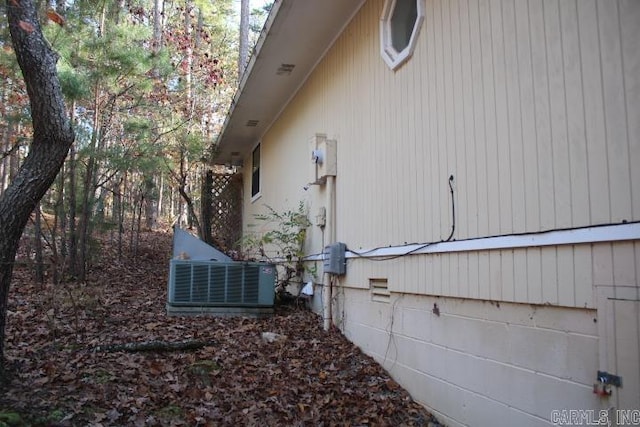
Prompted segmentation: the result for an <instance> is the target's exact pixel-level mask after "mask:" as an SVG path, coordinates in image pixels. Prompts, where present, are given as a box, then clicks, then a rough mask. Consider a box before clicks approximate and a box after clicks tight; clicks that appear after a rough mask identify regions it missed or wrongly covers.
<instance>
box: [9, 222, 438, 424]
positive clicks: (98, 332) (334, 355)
mask: <svg viewBox="0 0 640 427" xmlns="http://www.w3.org/2000/svg"><path fill="white" fill-rule="evenodd" d="M98 244H99V251H97V252H98V253H99V254H100V256H99V259H95V260H94V262H93V264H94V265H93V267H92V269H91V271H90V274H89V279H88V280H87V281H86V283H75V282H67V283H61V284H58V285H56V286H53V285H52V284H45V285H40V284H37V283H35V280H34V278H33V274H32V272H31V271H30V269H29V268H27V266H23V265H18V266H17V267H16V270H15V272H14V282H13V285H12V290H11V295H10V302H9V311H8V317H7V319H8V327H7V331H6V332H7V341H6V358H7V361H8V367H9V372H8V375H7V379H6V380H5V382H4V384H2V389H1V390H0V427H1V426H4V425H12V426H13V425H15V426H196V425H202V426H219V425H268V426H271V425H278V426H281V425H291V426H298V425H309V426H332V425H353V426H361V425H381V426H384V425H389V426H402V425H407V426H412V425H415V426H428V425H431V426H433V425H438V424H437V421H436V420H435V419H434V418H432V417H431V415H430V414H429V413H428V412H427V411H426V410H425V409H424V408H423V407H422V406H420V405H418V404H417V403H415V402H414V401H413V400H412V399H411V398H410V396H409V395H408V394H407V393H406V392H405V391H404V390H403V389H402V388H401V387H400V386H399V385H398V384H397V383H396V382H395V381H393V380H392V379H391V378H390V377H389V376H388V374H387V373H386V372H385V371H384V370H383V369H382V368H381V367H380V366H379V365H378V364H377V363H375V362H374V361H373V359H371V358H370V357H368V356H366V355H364V354H363V353H362V352H361V351H360V350H359V349H358V348H357V347H355V346H354V345H352V344H351V343H350V342H349V341H347V340H346V339H345V338H344V336H342V334H341V333H340V332H339V331H330V332H324V331H323V330H322V327H321V323H322V322H321V321H320V319H319V318H318V317H317V316H316V315H315V314H313V313H311V312H309V311H306V310H304V309H296V308H291V307H283V308H279V309H278V310H277V312H276V314H275V315H274V316H272V317H268V318H264V319H250V318H212V317H169V316H167V315H166V309H165V302H166V289H167V277H168V261H169V259H170V252H171V235H170V234H167V233H160V232H156V233H144V234H143V235H142V237H141V242H140V247H139V250H138V252H137V254H135V255H134V254H133V253H131V252H130V251H125V253H124V254H123V256H122V257H121V259H118V256H117V253H116V251H115V249H114V248H115V245H114V240H113V239H111V238H110V237H109V236H104V237H103V238H101V239H100V241H99V242H98ZM263 332H273V333H276V334H280V335H283V336H284V338H282V339H280V340H277V341H275V342H267V341H265V340H264V339H263V337H262V334H263ZM185 342H190V343H194V342H195V343H196V344H199V345H201V347H200V348H197V349H182V350H177V349H175V348H172V347H170V346H171V345H173V346H176V345H180V344H181V343H185ZM126 343H134V344H135V343H138V344H139V343H147V344H150V346H151V347H155V348H156V349H155V350H146V351H143V349H142V350H141V349H138V350H139V351H127V350H126V349H122V348H119V347H115V348H114V346H118V345H121V344H126ZM162 345H166V346H167V347H166V348H165V349H164V350H163V349H161V348H158V346H160V347H161V346H162ZM118 349H119V350H118Z"/></svg>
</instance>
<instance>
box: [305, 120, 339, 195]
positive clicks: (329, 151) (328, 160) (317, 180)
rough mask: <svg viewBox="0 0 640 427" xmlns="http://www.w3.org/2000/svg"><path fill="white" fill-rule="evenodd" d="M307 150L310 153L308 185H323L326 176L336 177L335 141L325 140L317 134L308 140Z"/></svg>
mask: <svg viewBox="0 0 640 427" xmlns="http://www.w3.org/2000/svg"><path fill="white" fill-rule="evenodd" d="M309 150H310V152H311V169H310V176H309V179H310V183H312V184H324V183H325V182H326V180H327V177H328V176H336V174H337V172H338V167H337V150H336V141H335V140H333V139H327V136H326V135H325V134H322V133H317V134H315V135H314V136H313V137H312V138H311V139H310V140H309Z"/></svg>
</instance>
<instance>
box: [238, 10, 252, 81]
mask: <svg viewBox="0 0 640 427" xmlns="http://www.w3.org/2000/svg"><path fill="white" fill-rule="evenodd" d="M249 13H250V12H249V0H241V1H240V54H239V55H238V81H240V79H241V78H242V73H244V69H245V67H246V66H247V61H248V59H249Z"/></svg>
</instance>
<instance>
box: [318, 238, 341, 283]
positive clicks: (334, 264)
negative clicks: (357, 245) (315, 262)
mask: <svg viewBox="0 0 640 427" xmlns="http://www.w3.org/2000/svg"><path fill="white" fill-rule="evenodd" d="M346 252H347V245H345V244H344V243H339V242H338V243H334V244H332V245H329V246H326V247H325V248H324V252H323V255H324V256H323V264H322V267H323V271H324V272H325V273H328V274H335V275H338V276H342V275H344V274H346V273H347V261H346V257H345V254H346Z"/></svg>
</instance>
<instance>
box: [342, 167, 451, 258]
mask: <svg viewBox="0 0 640 427" xmlns="http://www.w3.org/2000/svg"><path fill="white" fill-rule="evenodd" d="M453 179H454V178H453V175H450V176H449V191H450V192H451V217H452V221H451V233H450V234H449V237H447V240H440V241H439V242H429V243H424V244H422V245H420V246H418V247H416V248H413V249H412V250H410V251H408V252H405V253H403V254H398V255H389V256H375V255H374V256H371V257H367V256H366V255H367V254H368V253H371V252H374V251H376V250H378V249H382V248H374V249H371V250H368V251H366V252H356V251H354V250H352V249H349V248H347V251H349V252H351V253H352V254H354V255H356V256H358V257H360V258H368V259H369V260H370V261H389V260H392V259H397V258H402V257H404V256H407V255H411V254H412V253H414V252H417V251H420V250H422V249H424V248H427V247H429V246H431V245H435V244H436V243H443V242H450V241H451V239H452V238H453V233H454V232H455V231H456V203H455V198H454V194H453Z"/></svg>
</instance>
